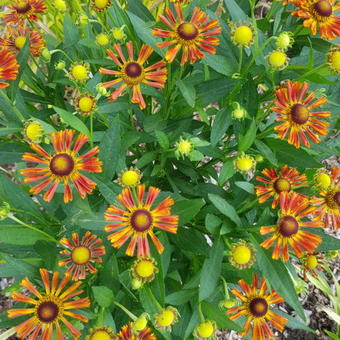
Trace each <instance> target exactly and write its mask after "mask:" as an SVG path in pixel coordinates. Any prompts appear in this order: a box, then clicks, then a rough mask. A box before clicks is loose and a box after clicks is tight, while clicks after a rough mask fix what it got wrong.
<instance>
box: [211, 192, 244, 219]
mask: <svg viewBox="0 0 340 340" xmlns="http://www.w3.org/2000/svg"><path fill="white" fill-rule="evenodd" d="M208 197H209V199H210V201H211V202H212V204H213V205H214V206H215V207H216V208H217V209H218V210H219V211H220V212H221V213H222V214H223V215H225V216H227V217H228V218H230V219H231V220H232V221H233V222H235V223H236V224H237V225H238V226H242V221H241V219H240V217H239V216H238V215H237V213H236V210H235V209H234V207H233V206H232V205H230V204H229V203H228V202H227V201H226V200H225V199H224V198H222V197H220V196H218V195H215V194H208Z"/></svg>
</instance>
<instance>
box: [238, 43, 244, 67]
mask: <svg viewBox="0 0 340 340" xmlns="http://www.w3.org/2000/svg"><path fill="white" fill-rule="evenodd" d="M239 49H240V60H239V62H238V71H237V73H239V74H240V73H241V70H242V58H243V47H242V46H240V47H239Z"/></svg>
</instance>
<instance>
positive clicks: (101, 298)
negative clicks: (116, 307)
mask: <svg viewBox="0 0 340 340" xmlns="http://www.w3.org/2000/svg"><path fill="white" fill-rule="evenodd" d="M92 292H93V295H94V299H95V300H96V301H97V303H98V305H99V306H101V307H104V308H107V307H109V306H110V305H111V304H112V302H113V298H114V296H113V293H112V290H111V289H109V288H107V287H105V286H92Z"/></svg>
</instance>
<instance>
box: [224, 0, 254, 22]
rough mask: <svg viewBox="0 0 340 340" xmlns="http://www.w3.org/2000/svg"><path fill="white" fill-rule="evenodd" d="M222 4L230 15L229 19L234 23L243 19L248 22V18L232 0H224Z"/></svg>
mask: <svg viewBox="0 0 340 340" xmlns="http://www.w3.org/2000/svg"><path fill="white" fill-rule="evenodd" d="M224 4H225V6H226V8H227V10H228V12H229V14H230V16H231V19H232V21H233V22H234V23H237V22H240V21H243V22H249V21H250V18H249V17H248V15H246V14H245V13H244V12H243V10H242V9H241V7H240V6H239V5H238V4H237V3H236V2H235V1H234V0H224Z"/></svg>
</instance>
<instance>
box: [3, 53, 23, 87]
mask: <svg viewBox="0 0 340 340" xmlns="http://www.w3.org/2000/svg"><path fill="white" fill-rule="evenodd" d="M18 70H19V65H18V63H17V60H16V59H15V55H14V54H13V53H11V52H9V51H7V50H0V80H1V79H5V80H15V79H16V78H17V74H18V72H19V71H18ZM7 86H9V84H8V83H4V82H2V81H0V89H4V88H5V87H7Z"/></svg>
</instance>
